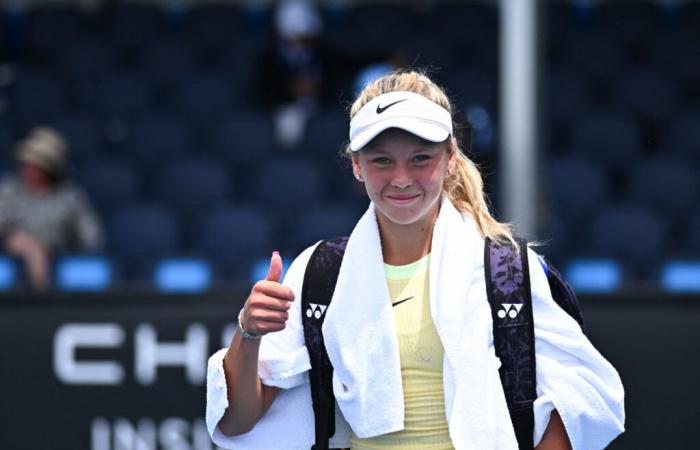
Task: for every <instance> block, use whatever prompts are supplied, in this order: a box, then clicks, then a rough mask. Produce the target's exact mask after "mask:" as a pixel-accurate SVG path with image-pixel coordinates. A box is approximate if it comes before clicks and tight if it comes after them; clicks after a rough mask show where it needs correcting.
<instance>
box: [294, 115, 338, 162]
mask: <svg viewBox="0 0 700 450" xmlns="http://www.w3.org/2000/svg"><path fill="white" fill-rule="evenodd" d="M334 109H335V111H327V110H321V111H320V112H319V113H318V114H316V115H314V116H312V117H311V118H310V119H309V122H308V124H307V132H306V138H305V139H304V143H303V144H302V145H303V146H304V149H303V150H305V151H306V152H308V153H310V154H311V155H313V156H315V157H318V158H320V159H322V160H329V159H333V158H335V157H336V156H337V155H338V154H339V153H340V152H341V151H342V150H343V146H344V144H347V143H348V127H349V126H350V125H349V119H348V118H347V117H346V116H345V115H344V114H341V113H339V112H338V111H337V108H334Z"/></svg>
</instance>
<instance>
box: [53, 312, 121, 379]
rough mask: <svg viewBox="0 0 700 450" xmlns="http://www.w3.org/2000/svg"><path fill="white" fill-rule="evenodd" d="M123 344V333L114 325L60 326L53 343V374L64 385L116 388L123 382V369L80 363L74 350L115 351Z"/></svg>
mask: <svg viewBox="0 0 700 450" xmlns="http://www.w3.org/2000/svg"><path fill="white" fill-rule="evenodd" d="M123 343H124V330H123V329H122V328H121V326H119V325H117V324H114V323H103V324H84V323H67V324H65V325H61V326H60V327H59V328H58V330H57V331H56V334H55V335H54V339H53V370H54V372H55V374H56V377H57V378H58V379H59V380H60V381H62V382H63V383H65V384H103V385H116V384H120V383H121V382H122V381H124V369H123V368H122V367H121V365H119V364H118V363H116V362H113V361H91V362H80V361H78V360H77V359H76V354H75V353H76V349H77V348H79V347H82V348H116V347H119V346H121V345H122V344H123Z"/></svg>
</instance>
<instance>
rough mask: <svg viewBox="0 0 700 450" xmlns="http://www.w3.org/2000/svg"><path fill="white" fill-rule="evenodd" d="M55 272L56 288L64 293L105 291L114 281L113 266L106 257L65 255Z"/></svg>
mask: <svg viewBox="0 0 700 450" xmlns="http://www.w3.org/2000/svg"><path fill="white" fill-rule="evenodd" d="M55 271H56V273H55V281H56V288H57V289H59V290H62V291H91V292H99V291H105V290H107V289H109V287H110V286H111V284H112V279H113V269H112V264H111V262H110V261H109V259H108V258H106V257H104V256H94V255H91V256H80V255H63V256H61V257H60V258H59V260H58V261H57V262H56V265H55Z"/></svg>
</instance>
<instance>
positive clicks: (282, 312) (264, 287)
mask: <svg viewBox="0 0 700 450" xmlns="http://www.w3.org/2000/svg"><path fill="white" fill-rule="evenodd" d="M281 276H282V257H281V256H280V254H279V253H278V252H276V251H275V252H273V253H272V257H271V258H270V268H269V270H268V271H267V276H266V277H265V279H264V280H260V281H258V282H257V283H255V285H254V286H253V289H252V290H251V291H250V295H249V296H248V299H247V300H246V302H245V305H244V306H243V312H242V314H241V326H242V327H243V329H244V330H245V331H247V332H248V333H252V334H256V335H264V334H267V333H271V332H274V331H280V330H283V329H284V328H285V326H286V322H287V319H288V318H289V312H288V311H289V308H290V307H291V302H292V301H293V300H294V292H292V290H291V288H289V287H288V286H284V285H282V284H280V281H281Z"/></svg>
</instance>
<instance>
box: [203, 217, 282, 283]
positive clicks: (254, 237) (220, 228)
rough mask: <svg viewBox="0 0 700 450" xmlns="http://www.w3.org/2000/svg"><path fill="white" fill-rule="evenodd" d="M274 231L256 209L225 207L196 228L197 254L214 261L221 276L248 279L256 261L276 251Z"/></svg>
mask: <svg viewBox="0 0 700 450" xmlns="http://www.w3.org/2000/svg"><path fill="white" fill-rule="evenodd" d="M272 228H273V227H272V224H271V223H270V221H269V220H268V218H267V217H265V216H264V215H262V214H260V213H259V212H258V211H257V210H255V209H252V208H248V207H244V206H235V205H229V206H224V207H221V208H218V209H216V210H214V211H212V212H211V213H209V214H205V215H203V217H202V218H201V220H200V221H199V222H198V223H196V224H195V230H194V236H193V239H192V240H193V242H194V250H196V251H197V252H198V253H199V254H201V255H203V256H205V257H206V258H209V259H211V260H212V261H214V262H215V264H216V267H217V273H220V274H222V275H224V276H239V277H245V278H247V276H248V274H249V271H248V269H249V267H250V264H251V263H252V261H254V260H256V259H257V258H261V257H264V256H266V255H267V254H268V253H271V251H272V250H273V248H272V247H271V245H272V244H273V241H272V240H271V237H272V232H273V229H272Z"/></svg>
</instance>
